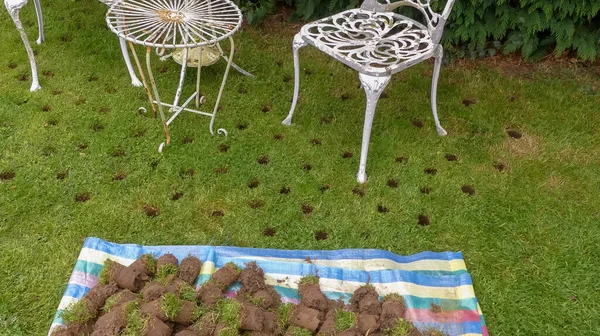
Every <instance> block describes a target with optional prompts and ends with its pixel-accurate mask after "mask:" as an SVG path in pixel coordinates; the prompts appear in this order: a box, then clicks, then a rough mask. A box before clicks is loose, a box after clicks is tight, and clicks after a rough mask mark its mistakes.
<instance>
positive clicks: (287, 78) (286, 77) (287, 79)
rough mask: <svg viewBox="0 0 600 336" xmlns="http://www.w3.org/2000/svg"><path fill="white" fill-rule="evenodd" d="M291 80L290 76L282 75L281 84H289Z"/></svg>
mask: <svg viewBox="0 0 600 336" xmlns="http://www.w3.org/2000/svg"><path fill="white" fill-rule="evenodd" d="M291 80H292V76H290V75H284V76H283V82H284V83H287V82H289V81H291Z"/></svg>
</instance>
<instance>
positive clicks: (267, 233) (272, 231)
mask: <svg viewBox="0 0 600 336" xmlns="http://www.w3.org/2000/svg"><path fill="white" fill-rule="evenodd" d="M276 233H277V229H275V228H274V227H268V228H266V229H265V230H264V231H263V235H264V236H265V237H273V236H274V235H275V234H276Z"/></svg>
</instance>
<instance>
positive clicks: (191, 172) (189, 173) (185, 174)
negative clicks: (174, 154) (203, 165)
mask: <svg viewBox="0 0 600 336" xmlns="http://www.w3.org/2000/svg"><path fill="white" fill-rule="evenodd" d="M194 175H196V171H195V170H194V169H192V168H188V169H182V170H181V171H180V172H179V177H181V178H189V177H193V176H194Z"/></svg>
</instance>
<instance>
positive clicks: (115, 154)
mask: <svg viewBox="0 0 600 336" xmlns="http://www.w3.org/2000/svg"><path fill="white" fill-rule="evenodd" d="M111 155H112V157H123V156H125V150H124V149H123V148H117V149H115V150H114V151H113V152H112V154H111Z"/></svg>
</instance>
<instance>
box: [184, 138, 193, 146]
mask: <svg viewBox="0 0 600 336" xmlns="http://www.w3.org/2000/svg"><path fill="white" fill-rule="evenodd" d="M181 142H183V144H184V145H185V144H191V143H192V142H194V138H192V137H190V136H185V137H183V140H181Z"/></svg>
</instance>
